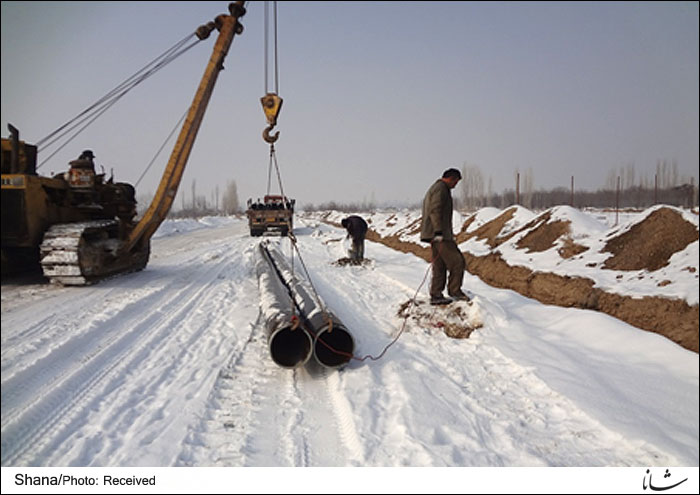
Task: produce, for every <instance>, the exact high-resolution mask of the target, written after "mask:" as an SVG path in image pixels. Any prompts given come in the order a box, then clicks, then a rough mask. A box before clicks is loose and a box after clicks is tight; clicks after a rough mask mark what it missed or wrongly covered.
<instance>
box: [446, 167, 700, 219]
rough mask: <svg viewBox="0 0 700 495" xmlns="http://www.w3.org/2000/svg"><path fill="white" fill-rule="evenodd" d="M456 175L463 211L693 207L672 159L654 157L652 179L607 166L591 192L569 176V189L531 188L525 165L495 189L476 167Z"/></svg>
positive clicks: (688, 181) (692, 195)
mask: <svg viewBox="0 0 700 495" xmlns="http://www.w3.org/2000/svg"><path fill="white" fill-rule="evenodd" d="M462 179H463V180H462V181H461V182H460V185H459V186H458V187H459V192H458V194H457V195H456V202H457V204H458V206H459V207H461V208H464V209H466V210H476V209H478V208H482V207H485V206H493V207H496V208H501V209H503V208H506V207H508V206H511V205H514V204H520V205H522V206H524V207H526V208H529V209H534V210H538V209H547V208H551V207H553V206H557V205H571V206H574V207H576V208H585V207H593V208H612V207H620V208H647V207H649V206H653V205H655V204H659V203H663V204H668V205H673V206H679V207H686V208H692V207H695V206H698V187H697V186H696V185H695V178H694V177H683V176H681V175H680V174H679V173H678V167H677V164H676V162H675V161H673V162H670V163H669V162H667V161H665V160H660V161H659V162H658V163H657V167H656V173H655V174H654V176H653V178H649V177H648V176H639V177H637V175H636V172H635V168H634V164H628V165H625V166H622V167H620V168H619V169H618V170H611V171H610V172H609V173H608V176H607V178H606V181H605V185H604V186H603V187H602V188H600V189H598V190H596V191H586V190H582V189H575V187H574V177H572V185H571V187H563V186H562V187H556V188H553V189H536V188H535V187H534V174H533V172H532V169H531V168H530V169H528V170H525V171H524V172H523V173H522V174H521V173H520V171H519V170H516V171H515V177H514V187H513V188H509V189H506V190H505V191H503V192H501V193H495V192H493V187H492V180H491V177H489V179H488V181H487V182H486V184H485V181H484V176H483V174H482V172H481V169H480V168H479V167H478V166H474V165H467V164H464V165H463V166H462Z"/></svg>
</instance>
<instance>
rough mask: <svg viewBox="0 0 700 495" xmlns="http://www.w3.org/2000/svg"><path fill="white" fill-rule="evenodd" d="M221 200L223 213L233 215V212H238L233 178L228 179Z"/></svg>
mask: <svg viewBox="0 0 700 495" xmlns="http://www.w3.org/2000/svg"><path fill="white" fill-rule="evenodd" d="M221 202H222V208H223V211H224V214H225V215H233V214H234V213H238V211H239V206H238V187H237V186H236V181H235V180H230V181H228V183H227V184H226V190H225V191H224V194H223V198H222V201H221Z"/></svg>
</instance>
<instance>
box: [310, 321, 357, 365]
mask: <svg viewBox="0 0 700 495" xmlns="http://www.w3.org/2000/svg"><path fill="white" fill-rule="evenodd" d="M309 321H310V323H311V326H312V327H313V328H314V329H315V334H314V348H313V350H314V358H315V359H316V361H317V362H318V364H320V365H321V366H323V367H325V368H340V367H341V366H345V365H346V364H348V363H349V362H350V360H351V359H352V357H353V354H354V352H355V340H354V339H353V338H352V334H351V333H350V332H349V331H348V329H347V328H346V327H345V325H343V323H342V322H341V321H340V320H339V319H338V317H337V316H336V315H334V314H333V313H331V312H329V311H328V310H326V311H325V312H322V311H317V312H316V313H315V314H314V315H313V316H312V317H311V318H310V319H309Z"/></svg>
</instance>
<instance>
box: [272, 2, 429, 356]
mask: <svg viewBox="0 0 700 495" xmlns="http://www.w3.org/2000/svg"><path fill="white" fill-rule="evenodd" d="M268 4H269V2H265V16H264V32H265V43H264V44H265V48H264V52H265V53H264V65H265V96H263V97H262V98H261V99H260V101H261V103H262V106H263V112H264V113H265V116H266V118H267V122H268V124H269V125H268V127H267V128H266V129H265V130H264V131H263V139H264V140H265V142H267V143H269V144H270V161H269V165H268V172H267V194H268V195H269V194H270V184H271V175H272V168H273V165H274V169H275V173H276V175H277V183H278V185H279V188H280V195H281V196H282V205H283V208H284V209H285V210H288V209H289V208H288V206H287V197H286V195H285V194H284V188H283V185H282V176H281V173H280V169H279V164H278V163H277V155H276V151H275V145H274V143H275V142H276V141H277V139H278V138H279V132H277V133H276V134H275V136H270V134H269V133H270V131H271V130H272V129H273V128H274V127H275V126H276V125H277V116H278V115H279V111H280V108H281V106H282V98H280V97H279V96H278V94H279V64H278V57H277V2H276V1H275V2H273V4H274V5H273V21H272V23H273V28H272V30H273V40H274V42H273V59H274V62H273V63H274V92H270V91H269V86H268V82H269V79H270V75H269V59H270V53H269V51H270V49H269V46H268V41H269V38H270V33H269V24H270V19H269V17H270V14H269V5H268ZM287 237H289V240H290V244H291V276H292V281H291V283H296V281H295V275H294V252H295V251H296V253H297V256H298V257H299V262H300V263H301V266H302V268H303V270H304V273H305V274H306V279H307V280H308V282H309V285H310V286H311V289H312V293H313V297H314V299H315V300H316V304H318V307H319V308H320V309H321V311H322V313H323V316H324V317H325V318H326V319H327V321H328V333H331V332H332V330H333V319H332V318H331V316H330V314H329V312H328V311H327V309H326V307H325V305H324V304H323V302H322V300H321V298H320V296H319V294H318V291H316V288H315V287H314V285H313V282H312V281H311V276H310V275H309V271H308V270H307V268H306V264H305V263H304V259H303V258H302V256H301V252H300V251H299V246H298V245H297V240H296V237H295V236H294V234H293V232H292V225H291V222H290V220H289V217H288V218H287ZM432 265H433V264H432V262H431V264H430V265H429V266H428V269H427V270H426V272H425V275H424V276H423V280H422V282H421V283H420V285H419V286H418V289H416V293H415V295H414V296H413V298H412V299H411V301H410V302H411V303H413V304H414V305H415V304H417V303H416V298H417V297H418V293H419V292H420V289H421V288H422V287H423V284H425V281H426V280H427V278H428V273H430V269H431V268H432ZM278 274H279V272H278ZM288 290H289V292H290V296H291V295H292V293H291V292H292V291H291V287H288ZM291 299H292V303H291V304H292V311H291V313H292V322H293V325H294V326H293V328H294V329H296V328H297V326H298V322H299V317H298V316H297V310H298V311H299V313H300V316H301V318H302V320H306V315H304V313H303V311H302V310H301V308H300V307H299V306H298V304H297V303H296V301H295V300H294V297H291ZM408 317H409V314H408V313H407V314H406V316H405V317H404V320H403V324H402V325H401V329H400V330H399V332H398V333H397V335H396V337H394V339H393V340H392V341H391V342H389V344H387V346H386V347H385V348H384V350H382V352H381V353H380V354H379V355H378V356H372V355H369V354H368V355H365V356H364V357H357V356H355V355H354V354H351V353H348V352H345V351H340V350H337V349H335V348H333V347H332V346H331V345H329V344H328V343H326V342H324V341H323V339H320V338H318V337H317V336H315V337H316V338H317V340H318V341H319V342H321V343H322V344H323V345H324V346H325V347H327V348H328V349H329V350H330V351H332V352H334V353H336V354H339V355H343V356H347V357H348V358H350V359H355V360H357V361H365V360H366V359H371V360H373V361H377V360H379V359H381V358H382V357H383V356H384V354H385V353H386V351H387V350H388V349H389V347H391V346H392V345H394V344H395V343H396V341H397V340H398V339H399V337H400V336H401V334H403V332H404V330H405V329H406V322H407V321H408ZM309 331H311V332H313V330H312V329H310V328H309Z"/></svg>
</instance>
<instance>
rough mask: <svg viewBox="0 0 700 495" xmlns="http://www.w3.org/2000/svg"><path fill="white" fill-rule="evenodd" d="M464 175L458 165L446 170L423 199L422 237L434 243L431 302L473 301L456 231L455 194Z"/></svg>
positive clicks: (422, 239)
mask: <svg viewBox="0 0 700 495" xmlns="http://www.w3.org/2000/svg"><path fill="white" fill-rule="evenodd" d="M461 179H462V174H461V173H460V172H459V170H457V169H456V168H450V169H448V170H445V172H444V173H443V174H442V178H441V179H438V180H437V181H436V182H435V183H434V184H433V185H432V186H430V189H428V192H427V193H426V194H425V198H424V199H423V212H422V213H423V216H422V218H421V232H420V239H421V241H423V242H429V243H430V249H431V252H432V259H433V266H432V269H433V277H432V280H431V282H430V304H433V305H441V304H449V303H450V302H452V300H453V299H457V300H465V301H466V300H469V298H468V296H467V295H466V294H465V293H464V292H462V279H463V278H464V268H465V262H464V256H463V255H462V252H461V251H460V250H459V248H458V247H457V243H456V242H455V238H454V234H453V233H452V212H453V208H452V193H451V192H450V190H451V189H454V188H455V186H456V185H457V183H458V182H459V181H460V180H461ZM448 271H449V272H450V279H449V283H448V284H447V293H448V294H449V295H450V297H451V298H452V299H450V298H447V297H445V296H444V295H443V294H442V290H443V289H444V288H445V282H447V272H448Z"/></svg>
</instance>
